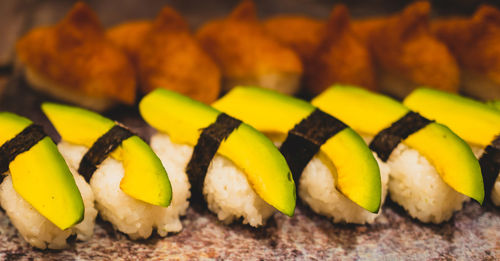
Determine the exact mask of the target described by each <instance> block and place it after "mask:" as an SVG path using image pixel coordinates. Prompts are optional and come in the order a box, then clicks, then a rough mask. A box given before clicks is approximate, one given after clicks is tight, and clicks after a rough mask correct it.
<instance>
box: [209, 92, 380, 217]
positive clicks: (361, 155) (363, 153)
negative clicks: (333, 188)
mask: <svg viewBox="0 0 500 261" xmlns="http://www.w3.org/2000/svg"><path fill="white" fill-rule="evenodd" d="M212 106H213V107H214V108H216V109H218V110H220V111H223V112H225V113H227V114H229V115H231V116H233V117H236V118H239V119H241V120H243V121H245V122H246V123H248V124H250V125H252V126H253V127H255V128H256V129H257V130H259V131H261V132H264V133H280V134H287V133H288V131H290V130H291V129H293V128H294V126H295V125H296V124H298V123H299V122H301V121H302V120H303V119H304V118H306V117H307V116H309V114H311V112H313V111H314V110H315V109H316V107H314V106H312V105H311V104H310V103H308V102H305V101H302V100H299V99H296V98H293V97H290V96H286V95H283V94H280V93H278V92H275V91H271V90H267V89H263V88H255V87H236V88H234V89H232V90H231V91H230V92H229V93H227V94H226V95H225V96H224V97H222V98H221V99H219V100H217V101H216V102H215V103H213V104H212ZM321 151H322V152H323V153H324V154H325V155H326V156H327V157H328V158H329V159H330V161H331V162H332V163H333V164H334V166H335V168H336V169H337V183H338V184H337V188H338V189H339V190H340V191H341V192H342V193H343V194H344V195H346V196H347V197H348V198H349V199H351V200H352V201H354V202H355V203H356V204H358V205H359V206H361V207H363V208H365V209H366V210H368V211H371V212H377V211H378V210H379V208H380V202H381V193H382V191H381V181H380V172H379V168H378V164H377V161H376V160H375V158H374V157H373V154H372V153H371V151H370V149H369V148H368V147H367V146H366V144H365V142H364V141H363V139H362V138H361V137H360V136H359V135H358V134H357V133H355V132H354V131H353V130H352V129H351V128H345V129H344V130H342V131H340V132H339V133H337V134H336V135H334V136H333V137H331V138H330V139H328V140H327V141H326V142H325V143H324V144H323V145H322V146H321Z"/></svg>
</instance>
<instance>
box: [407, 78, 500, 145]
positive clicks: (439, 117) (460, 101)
mask: <svg viewBox="0 0 500 261" xmlns="http://www.w3.org/2000/svg"><path fill="white" fill-rule="evenodd" d="M403 104H404V105H406V106H408V108H410V109H412V110H414V111H416V112H418V113H420V114H422V115H423V116H425V117H427V118H429V119H431V120H436V121H438V122H440V123H442V124H444V125H446V126H448V127H449V128H450V129H451V130H452V131H454V132H455V133H456V134H457V135H458V136H460V137H461V138H463V139H464V140H466V141H467V142H469V143H472V144H476V145H481V146H488V145H489V144H490V143H491V142H492V141H493V139H495V137H496V136H497V135H499V134H500V112H499V111H497V110H495V109H494V108H492V107H490V106H488V105H486V104H484V103H482V102H479V101H475V100H472V99H469V98H465V97H462V96H459V95H457V94H452V93H447V92H443V91H438V90H434V89H427V88H419V89H416V90H415V91H413V92H412V93H410V95H408V96H407V97H406V98H405V100H404V101H403Z"/></svg>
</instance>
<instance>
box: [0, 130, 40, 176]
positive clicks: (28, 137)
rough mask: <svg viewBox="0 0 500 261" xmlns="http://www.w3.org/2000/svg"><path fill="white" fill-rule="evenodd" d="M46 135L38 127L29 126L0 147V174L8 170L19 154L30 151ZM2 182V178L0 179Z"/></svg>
mask: <svg viewBox="0 0 500 261" xmlns="http://www.w3.org/2000/svg"><path fill="white" fill-rule="evenodd" d="M46 136H47V134H45V132H43V128H42V127H41V126H39V125H35V124H31V125H29V126H28V127H26V128H25V129H24V130H23V131H21V132H20V133H19V134H17V135H16V136H15V137H14V138H12V139H11V140H9V141H7V142H5V143H4V144H3V145H2V146H1V147H0V174H2V173H4V172H7V171H8V170H9V164H10V162H12V161H13V160H14V159H15V158H16V157H17V156H18V155H19V154H21V153H23V152H26V151H28V150H30V149H31V148H32V147H33V146H35V145H36V144H37V143H38V142H39V141H41V140H42V139H43V138H45V137H46ZM1 179H2V180H3V178H1Z"/></svg>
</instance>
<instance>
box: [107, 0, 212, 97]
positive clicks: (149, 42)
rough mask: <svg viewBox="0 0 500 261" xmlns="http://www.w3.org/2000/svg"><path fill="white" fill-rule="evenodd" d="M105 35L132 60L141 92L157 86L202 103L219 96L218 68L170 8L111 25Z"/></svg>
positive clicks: (146, 91) (179, 16) (184, 23)
mask: <svg viewBox="0 0 500 261" xmlns="http://www.w3.org/2000/svg"><path fill="white" fill-rule="evenodd" d="M108 37H109V38H110V39H111V40H112V41H113V42H114V43H115V44H116V45H118V46H120V47H121V48H122V49H123V50H124V51H125V52H126V53H127V54H128V55H129V57H130V59H131V60H132V61H133V62H134V63H135V65H136V67H137V70H138V74H139V82H140V89H141V91H142V92H143V93H148V92H150V91H152V90H154V89H156V88H158V87H161V88H165V89H169V90H173V91H176V92H179V93H182V94H184V95H187V96H189V97H191V98H193V99H196V100H199V101H202V102H205V103H210V102H213V101H214V100H215V99H217V97H218V96H219V92H220V72H219V68H218V67H217V65H216V64H215V63H214V62H213V61H212V59H211V58H210V56H208V55H207V54H206V53H205V51H203V49H202V48H201V46H200V45H199V43H198V42H197V41H196V39H194V37H193V36H192V35H191V33H190V31H189V25H188V23H187V22H186V21H185V20H184V18H182V17H181V15H180V14H178V13H177V12H176V11H175V10H173V9H172V8H170V7H165V8H163V9H162V10H161V11H160V13H159V14H158V16H157V17H156V19H155V20H154V21H152V22H150V21H136V22H130V23H125V24H122V25H119V26H117V27H114V28H112V29H110V30H109V31H108Z"/></svg>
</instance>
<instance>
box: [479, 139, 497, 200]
mask: <svg viewBox="0 0 500 261" xmlns="http://www.w3.org/2000/svg"><path fill="white" fill-rule="evenodd" d="M479 165H480V166H481V173H483V182H484V192H485V194H486V195H485V196H486V197H485V198H487V199H488V200H489V199H491V190H492V189H493V186H494V185H495V181H496V179H497V177H498V172H499V171H500V135H499V136H496V137H495V139H494V140H493V141H492V142H491V144H490V145H488V146H487V147H486V149H484V152H483V155H481V158H479Z"/></svg>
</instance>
